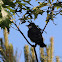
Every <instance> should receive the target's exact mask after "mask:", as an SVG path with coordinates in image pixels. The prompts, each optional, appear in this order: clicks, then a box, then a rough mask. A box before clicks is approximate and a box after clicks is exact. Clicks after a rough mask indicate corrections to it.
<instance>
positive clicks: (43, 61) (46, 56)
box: [24, 37, 60, 62]
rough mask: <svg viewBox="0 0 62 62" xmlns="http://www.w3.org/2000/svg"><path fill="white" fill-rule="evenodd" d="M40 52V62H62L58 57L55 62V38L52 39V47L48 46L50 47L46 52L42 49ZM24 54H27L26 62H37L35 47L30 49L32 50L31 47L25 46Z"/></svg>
mask: <svg viewBox="0 0 62 62" xmlns="http://www.w3.org/2000/svg"><path fill="white" fill-rule="evenodd" d="M27 51H29V52H27ZM38 52H40V54H39V55H40V58H39V61H40V62H55V61H56V62H60V60H59V56H56V60H55V61H54V38H53V37H51V38H50V45H48V47H46V51H45V50H44V48H40V49H39V51H38ZM24 53H25V54H24V56H25V62H36V59H35V52H34V49H33V47H30V49H29V46H28V45H25V47H24ZM26 59H27V60H26Z"/></svg>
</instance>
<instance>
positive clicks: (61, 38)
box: [0, 1, 62, 62]
mask: <svg viewBox="0 0 62 62" xmlns="http://www.w3.org/2000/svg"><path fill="white" fill-rule="evenodd" d="M33 2H34V3H35V1H33ZM31 3H32V2H31ZM36 5H37V3H35V4H34V6H36ZM61 18H62V16H60V15H57V16H56V18H55V19H54V22H55V23H56V24H57V25H54V24H53V22H52V21H50V22H49V23H48V25H47V27H46V29H45V31H46V32H47V34H46V33H45V32H44V33H43V37H44V39H45V41H44V42H45V44H47V45H48V44H50V37H51V36H53V37H54V57H55V56H60V60H61V58H62V20H61ZM45 19H46V15H45V13H44V14H43V15H42V16H40V15H39V16H38V18H37V19H36V20H35V21H34V20H32V21H33V22H34V23H35V24H36V25H38V26H39V27H40V28H41V29H42V28H43V27H44V26H45ZM27 24H29V23H28V22H26V23H25V24H22V25H21V26H20V29H21V31H22V32H23V33H24V35H25V36H26V38H27V39H28V40H29V41H30V39H29V38H28V36H27V31H28V28H27V27H26V25H27ZM1 37H2V38H4V37H3V30H0V38H1ZM8 38H9V43H12V44H13V47H14V51H15V50H17V51H18V54H19V53H21V57H20V62H24V53H23V51H24V50H23V48H24V46H25V45H26V44H27V45H28V43H27V42H26V40H25V39H24V38H23V36H22V35H21V34H20V33H19V32H18V31H16V30H14V29H13V28H10V33H9V37H8ZM36 48H37V52H38V50H39V49H38V48H39V47H38V46H37V47H36ZM37 54H39V52H38V53H37ZM54 60H55V59H54ZM61 61H62V60H61Z"/></svg>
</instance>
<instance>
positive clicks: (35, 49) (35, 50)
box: [33, 47, 38, 62]
mask: <svg viewBox="0 0 62 62" xmlns="http://www.w3.org/2000/svg"><path fill="white" fill-rule="evenodd" d="M33 48H34V52H35V56H36V61H37V62H38V57H37V53H36V49H35V47H33Z"/></svg>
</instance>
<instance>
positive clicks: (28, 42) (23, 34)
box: [12, 21, 36, 47]
mask: <svg viewBox="0 0 62 62" xmlns="http://www.w3.org/2000/svg"><path fill="white" fill-rule="evenodd" d="M12 22H13V21H12ZM13 23H14V22H13ZM14 25H15V26H16V27H17V29H18V31H19V32H20V33H21V34H22V35H23V37H24V38H25V40H26V41H27V42H28V44H29V45H31V46H32V47H36V44H35V45H32V44H31V43H30V42H29V41H28V40H27V38H26V37H25V35H24V34H23V33H22V31H21V30H20V29H19V27H18V26H17V25H16V23H14Z"/></svg>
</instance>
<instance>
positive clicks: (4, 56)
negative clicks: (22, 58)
mask: <svg viewBox="0 0 62 62" xmlns="http://www.w3.org/2000/svg"><path fill="white" fill-rule="evenodd" d="M4 39H5V41H4V42H3V41H2V38H0V59H1V60H2V61H3V62H18V61H19V59H18V58H17V51H16V53H15V54H14V49H13V45H12V44H11V43H10V44H9V41H8V32H7V28H5V29H4Z"/></svg>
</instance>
